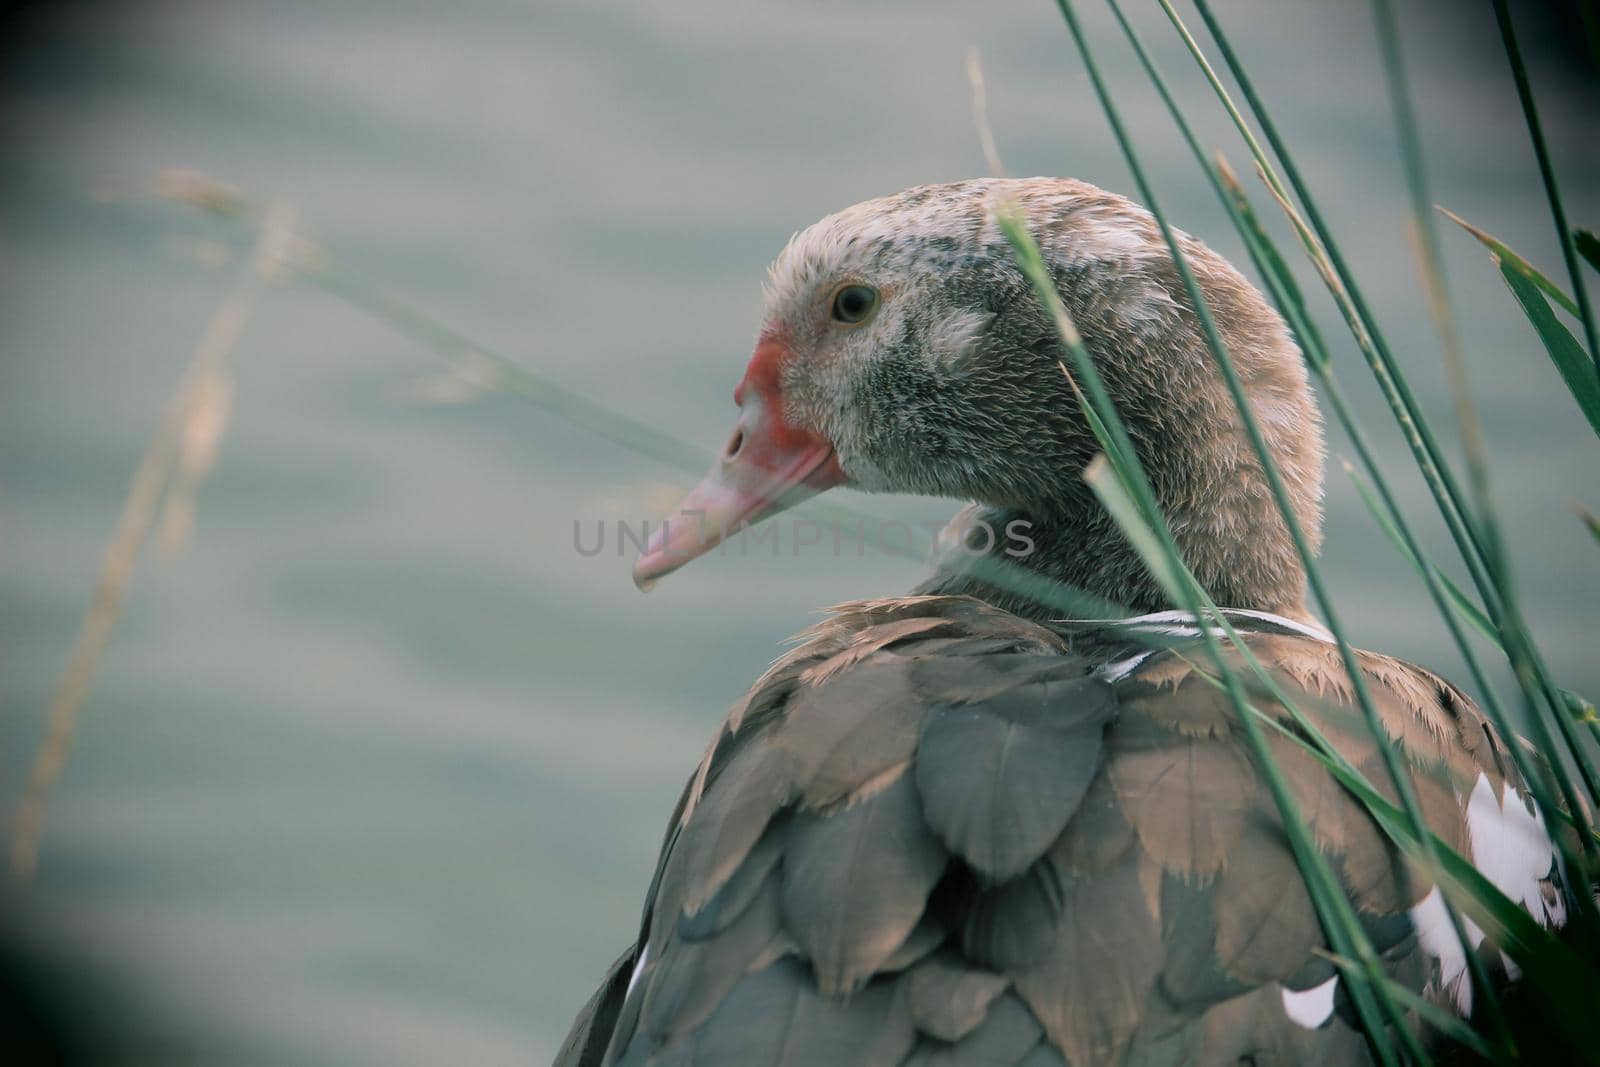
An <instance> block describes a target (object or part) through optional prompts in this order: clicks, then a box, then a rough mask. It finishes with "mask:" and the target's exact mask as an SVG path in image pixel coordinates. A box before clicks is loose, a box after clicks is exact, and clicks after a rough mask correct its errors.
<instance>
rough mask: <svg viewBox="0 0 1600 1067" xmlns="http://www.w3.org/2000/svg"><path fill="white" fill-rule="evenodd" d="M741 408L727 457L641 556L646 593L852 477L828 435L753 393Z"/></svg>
mask: <svg viewBox="0 0 1600 1067" xmlns="http://www.w3.org/2000/svg"><path fill="white" fill-rule="evenodd" d="M741 409H742V410H741V412H740V415H739V421H738V422H737V423H736V424H735V425H734V430H733V434H732V436H730V437H729V439H728V443H727V445H726V446H725V447H724V448H723V450H722V455H721V456H719V457H718V458H717V461H716V463H714V464H712V467H711V470H710V472H709V473H708V474H707V475H706V476H705V478H703V479H702V480H701V482H700V484H699V485H697V486H695V487H694V489H692V490H691V491H690V492H689V495H688V496H687V497H685V498H684V500H683V503H682V504H681V505H679V507H678V513H677V514H676V515H674V516H672V517H671V518H669V519H667V520H665V521H664V522H663V523H662V526H661V529H659V530H657V531H656V532H655V533H654V534H653V535H652V536H651V538H650V540H649V542H648V543H646V545H645V549H644V552H643V554H641V555H640V556H639V558H638V559H637V560H636V561H634V564H633V584H634V585H636V586H638V587H639V589H640V591H642V592H647V591H649V589H650V588H651V587H652V586H654V585H655V583H656V582H657V581H659V580H660V579H661V578H662V577H664V576H666V575H668V574H671V573H672V572H673V571H675V570H677V569H678V568H679V567H682V566H683V565H684V564H685V563H688V562H689V561H690V560H692V559H695V558H697V557H699V556H703V555H705V554H706V553H707V552H709V551H711V549H713V548H715V547H716V546H717V545H719V544H721V543H722V542H723V540H725V539H726V538H728V537H731V536H733V535H734V534H736V533H738V532H739V530H741V529H743V528H744V527H746V526H751V525H754V524H755V523H758V522H760V521H761V520H762V519H765V518H767V517H769V516H772V515H775V514H777V513H778V512H780V511H783V510H784V509H786V508H791V507H793V506H794V505H796V504H798V503H800V502H801V501H803V500H806V499H809V498H810V497H813V496H816V495H817V494H818V493H820V492H823V491H824V490H826V489H830V488H832V487H833V486H836V485H839V484H841V483H842V482H843V481H844V480H845V478H844V471H843V470H842V469H841V468H840V466H839V460H838V457H837V456H836V455H835V454H834V450H833V445H832V444H830V443H829V442H828V440H827V439H826V438H824V437H822V436H821V435H819V434H815V433H811V432H809V431H802V430H796V429H794V428H793V427H790V426H788V425H786V424H785V423H784V422H783V421H782V420H781V419H780V418H778V417H776V416H775V415H774V414H773V413H772V412H770V411H769V410H768V409H767V407H766V405H764V404H763V403H761V401H760V399H759V397H757V396H756V395H755V394H754V393H753V392H752V393H750V394H748V395H747V396H746V397H745V402H744V403H743V404H741Z"/></svg>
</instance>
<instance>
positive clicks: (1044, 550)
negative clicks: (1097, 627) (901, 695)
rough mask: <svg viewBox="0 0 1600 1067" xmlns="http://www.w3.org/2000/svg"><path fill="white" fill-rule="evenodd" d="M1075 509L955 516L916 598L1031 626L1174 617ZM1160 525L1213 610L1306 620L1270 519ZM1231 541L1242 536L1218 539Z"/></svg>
mask: <svg viewBox="0 0 1600 1067" xmlns="http://www.w3.org/2000/svg"><path fill="white" fill-rule="evenodd" d="M1085 504H1086V506H1081V507H1076V508H1073V509H1071V510H1067V511H1063V512H1055V511H1049V510H1028V509H1021V508H1004V507H988V506H982V505H974V506H973V507H969V508H967V509H965V510H964V511H962V512H961V514H959V515H958V516H956V518H955V519H954V520H952V522H951V527H950V531H949V533H950V535H951V536H947V537H946V538H945V539H944V540H945V541H946V542H947V547H946V548H945V550H944V551H943V552H942V553H941V556H940V560H939V562H938V564H937V566H936V568H935V570H934V573H933V574H932V575H930V576H929V577H928V578H927V579H926V580H925V581H924V582H923V583H922V584H921V585H920V586H919V587H918V589H917V592H919V593H932V594H945V595H966V596H973V597H977V598H978V599H981V600H984V601H986V602H988V603H991V604H993V605H995V606H996V607H999V608H1002V609H1003V610H1006V611H1009V612H1012V613H1013V614H1017V615H1022V616H1025V617H1028V618H1034V619H1041V620H1043V619H1063V618H1104V617H1107V615H1108V613H1115V612H1116V611H1117V610H1118V609H1124V610H1126V611H1127V612H1129V613H1132V614H1145V613H1148V612H1155V611H1163V610H1167V609H1169V608H1175V607H1181V606H1182V605H1177V604H1173V603H1171V602H1170V601H1169V600H1168V598H1167V597H1166V595H1165V594H1164V593H1163V592H1162V591H1161V589H1160V587H1159V586H1158V585H1157V583H1156V581H1155V580H1154V579H1153V578H1152V577H1151V576H1150V572H1149V570H1148V569H1147V568H1146V567H1145V565H1144V562H1143V561H1142V560H1141V559H1140V558H1139V555H1138V553H1137V552H1136V551H1135V550H1134V548H1133V547H1132V546H1131V545H1130V544H1129V543H1128V541H1127V539H1126V538H1124V537H1123V535H1122V532H1121V530H1120V529H1119V528H1118V527H1117V526H1116V523H1115V522H1114V521H1113V520H1112V519H1111V517H1110V516H1109V515H1108V514H1107V513H1106V512H1105V510H1104V509H1103V508H1101V507H1099V506H1098V505H1097V504H1094V503H1093V502H1092V501H1086V502H1085ZM1269 506H1270V505H1269ZM1168 521H1169V525H1170V526H1171V528H1172V529H1173V533H1174V536H1175V537H1176V538H1177V540H1178V543H1179V550H1180V551H1181V552H1182V553H1183V556H1184V560H1185V562H1186V563H1188V564H1189V566H1190V568H1191V569H1192V570H1193V571H1194V573H1195V576H1196V577H1197V578H1199V580H1200V582H1201V584H1202V585H1204V586H1205V588H1206V590H1207V591H1208V592H1209V593H1210V594H1211V596H1212V598H1213V599H1214V600H1215V601H1216V603H1217V604H1218V605H1219V606H1221V607H1231V608H1251V609H1255V610H1258V611H1269V612H1273V613H1275V614H1279V615H1285V616H1288V617H1290V618H1296V619H1305V618H1309V613H1308V612H1307V610H1306V606H1305V591H1304V590H1305V572H1304V569H1303V568H1302V567H1301V565H1300V561H1299V559H1298V557H1297V556H1296V555H1295V553H1294V550H1293V547H1292V545H1290V544H1289V543H1288V537H1287V532H1286V531H1285V530H1284V529H1283V526H1282V520H1281V518H1279V516H1278V515H1277V514H1276V513H1275V512H1274V513H1272V514H1271V515H1260V516H1256V517H1255V521H1253V522H1242V521H1240V520H1239V519H1237V518H1236V517H1234V518H1229V517H1223V518H1222V519H1220V520H1218V519H1216V518H1214V517H1207V516H1205V515H1195V514H1185V513H1183V512H1175V511H1173V510H1171V509H1170V508H1169V510H1168ZM1252 528H1253V529H1252ZM991 532H992V535H993V536H991ZM1239 533H1245V534H1247V535H1248V536H1244V537H1238V536H1223V535H1224V534H1234V535H1237V534H1239ZM958 538H959V543H958Z"/></svg>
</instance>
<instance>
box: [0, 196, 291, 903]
mask: <svg viewBox="0 0 1600 1067" xmlns="http://www.w3.org/2000/svg"><path fill="white" fill-rule="evenodd" d="M293 229H294V213H293V211H292V210H290V209H289V208H287V207H286V206H284V205H281V204H274V205H272V206H271V207H270V208H269V209H268V210H267V212H266V213H265V215H264V216H263V217H262V222H261V231H260V236H259V237H258V239H257V241H256V245H255V248H254V250H253V251H252V252H251V255H250V259H249V261H248V262H247V263H246V264H245V267H244V269H243V270H242V271H241V272H240V275H239V278H238V280H237V281H236V282H235V283H234V286H233V289H232V290H231V291H230V292H229V293H228V296H227V297H226V299H224V300H223V302H222V305H221V306H220V307H218V308H217V310H216V312H215V313H213V314H212V316H211V320H210V322H209V323H207V325H206V330H205V333H204V334H203V335H202V336H201V338H200V341H199V343H198V344H197V345H196V346H195V349H194V354H193V355H192V356H191V357H190V360H189V365H188V368H187V369H186V370H185V372H184V375H183V378H182V379H181V380H180V381H179V383H178V388H177V391H176V392H175V393H174V394H173V397H172V400H171V401H170V402H169V403H168V405H167V408H166V410H165V411H164V412H163V414H162V417H161V421H160V423H159V424H158V425H157V427H156V430H155V433H154V434H153V435H152V436H151V438H150V443H149V444H148V445H147V446H146V447H145V452H144V455H143V456H142V457H141V458H140V460H139V466H138V468H137V469H136V470H135V471H134V475H133V481H132V482H131V483H130V485H129V486H128V496H127V499H126V500H125V501H124V503H123V506H122V513H121V515H120V516H119V517H118V519H117V525H116V528H115V530H114V531H113V533H112V535H111V541H110V543H109V544H108V545H107V546H106V552H105V556H104V558H103V560H102V561H101V564H100V574H99V577H98V579H97V580H96V582H95V590H94V597H93V599H92V600H91V602H90V605H89V611H88V613H87V614H86V615H85V616H84V620H83V624H82V626H81V627H80V628H79V630H78V636H77V639H76V640H75V641H74V643H73V646H72V656H71V658H70V659H69V660H68V662H67V668H66V670H65V671H64V672H63V673H62V676H61V681H60V684H59V685H58V686H57V688H56V692H55V696H54V698H53V699H52V700H51V703H50V710H49V714H48V716H47V718H46V721H45V735H44V738H43V740H41V741H40V743H39V751H38V753H37V755H36V756H35V757H34V763H33V769H32V771H31V773H30V774H29V776H28V783H27V786H26V788H25V790H24V792H23V795H22V800H21V801H20V803H19V804H18V805H17V811H16V815H15V817H14V820H13V823H12V834H11V860H10V866H11V875H12V877H13V878H14V879H16V880H18V881H26V880H27V879H29V878H31V877H32V876H33V874H34V872H35V871H36V870H37V869H38V865H39V842H40V838H41V836H42V834H43V830H44V817H45V808H46V803H47V801H48V798H49V795H50V790H51V787H52V786H53V785H54V784H55V782H56V780H57V779H58V778H60V777H61V772H62V770H63V769H64V768H65V767H66V764H67V756H68V754H69V753H70V751H71V748H72V737H73V733H74V730H75V728H76V726H77V721H78V712H79V709H80V708H81V707H82V706H83V701H84V698H85V697H86V696H87V695H88V693H89V687H90V685H91V684H92V682H93V680H94V675H95V670H96V668H97V666H98V664H99V662H100V656H101V654H102V653H103V652H104V651H105V647H106V643H107V642H108V641H109V639H110V637H111V630H112V627H113V626H115V625H116V621H117V618H118V616H120V615H121V613H122V604H123V600H124V598H125V597H126V595H127V590H128V585H129V583H130V581H131V580H132V578H133V570H134V566H135V564H136V563H137V562H138V559H139V553H140V551H141V549H142V548H143V547H144V544H145V542H146V541H147V540H149V536H150V532H151V530H152V529H153V528H154V526H155V524H156V522H157V519H158V512H159V509H160V508H161V504H162V496H163V494H165V495H166V497H167V505H166V510H165V514H164V516H161V520H162V527H163V540H164V541H165V542H166V543H167V545H168V546H169V547H174V546H176V545H177V544H179V543H181V541H182V540H183V537H184V535H185V534H186V532H187V530H188V528H189V526H190V525H191V524H192V521H193V515H194V494H195V492H196V490H197V489H198V488H199V483H200V481H201V480H202V479H203V478H204V477H205V475H206V473H207V472H208V471H209V470H210V467H211V464H212V462H213V460H214V459H215V456H216V452H217V448H218V446H219V444H220V442H221V439H222V435H223V433H224V431H225V430H226V427H227V418H228V409H229V402H230V398H231V395H232V386H231V381H230V378H229V376H228V373H227V358H228V355H229V353H230V352H232V351H233V348H234V346H235V345H236V344H237V343H238V340H239V335H240V334H241V332H242V331H243V329H244V325H245V321H246V320H247V319H248V318H249V315H250V311H251V309H252V307H253V306H254V304H255V302H256V298H257V296H258V294H259V292H260V290H261V287H262V286H263V285H264V284H265V283H266V282H267V281H269V280H270V279H271V277H272V276H273V275H274V273H275V272H276V271H277V270H278V269H279V266H280V264H281V262H282V260H283V258H284V256H285V255H286V254H287V252H288V250H289V247H290V243H291V239H292V237H293Z"/></svg>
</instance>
